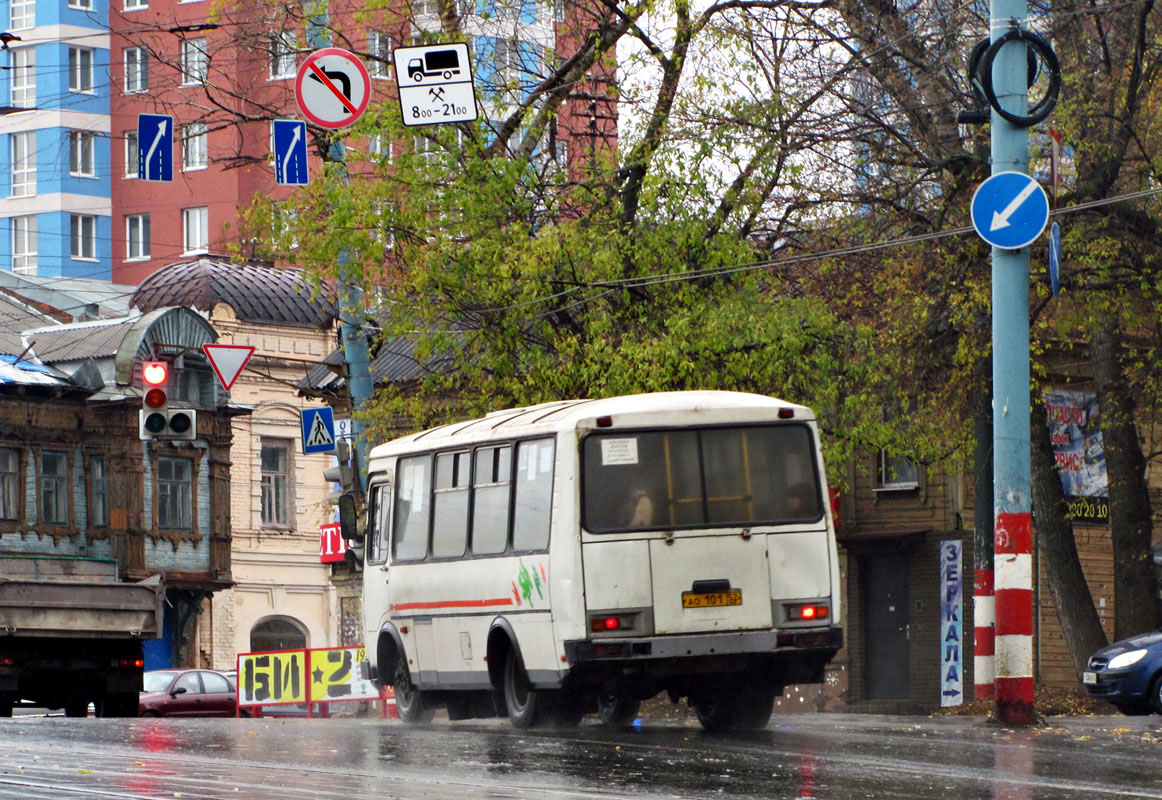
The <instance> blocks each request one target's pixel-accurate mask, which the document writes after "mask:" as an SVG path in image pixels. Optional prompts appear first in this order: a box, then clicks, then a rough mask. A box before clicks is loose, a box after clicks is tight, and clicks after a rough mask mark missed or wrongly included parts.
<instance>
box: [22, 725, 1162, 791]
mask: <svg viewBox="0 0 1162 800" xmlns="http://www.w3.org/2000/svg"><path fill="white" fill-rule="evenodd" d="M1160 760H1162V721H1160V720H1159V719H1158V718H1157V717H1140V718H1127V717H1105V718H1102V717H1098V718H1070V719H1065V720H1062V719H1059V718H1054V719H1051V720H1050V721H1049V723H1048V725H1046V726H1041V727H1038V728H1034V729H1028V730H1017V731H1014V730H1006V729H1004V728H1001V727H999V726H995V725H990V724H987V723H985V722H983V721H982V720H980V719H973V718H967V719H965V718H955V719H938V720H932V719H927V718H910V717H881V716H868V715H851V714H810V715H801V716H799V715H796V716H783V717H776V718H775V719H774V720H773V721H772V722H771V725H770V726H769V727H768V728H767V730H765V731H763V732H761V733H752V734H745V735H743V734H735V735H722V736H710V735H707V734H704V733H702V731H701V730H700V729H699V728H698V727H696V726H694V725H690V724H688V723H680V722H657V723H652V722H649V723H645V724H644V725H643V726H642V727H641V728H640V729H634V730H624V731H618V730H610V729H607V728H604V727H601V726H599V725H597V724H595V723H592V722H589V721H587V722H586V723H585V724H583V725H582V726H581V727H580V728H576V729H572V730H559V731H553V730H545V731H534V732H527V731H517V730H514V729H513V728H511V727H510V726H509V725H508V723H507V721H500V720H497V721H495V722H494V721H491V720H490V721H487V722H481V721H474V722H458V723H449V722H447V721H444V720H440V719H437V720H436V721H435V722H434V723H432V725H430V726H428V727H426V728H412V727H406V726H404V725H402V724H401V723H399V722H398V721H395V720H377V719H357V718H338V719H313V720H306V719H270V718H267V719H259V720H234V719H225V720H214V719H188V720H178V719H126V720H117V719H93V718H90V719H66V718H64V717H50V718H35V717H17V718H14V719H8V720H0V797H2V798H22V799H25V800H36V799H37V798H54V799H55V798H81V799H82V800H83V799H86V798H94V799H104V798H134V799H135V800H136V799H137V798H150V799H151V800H153V799H155V798H214V799H215V800H216V799H217V798H235V800H250V799H252V798H254V799H256V798H262V800H267V799H268V798H276V800H298V798H319V799H322V800H327V799H328V798H345V799H347V800H362V799H363V798H368V799H370V798H380V799H384V798H400V799H401V800H496V799H501V798H503V799H504V800H514V799H515V798H528V799H529V800H577V799H581V800H589V799H594V800H596V799H602V798H683V800H694V799H695V798H723V797H729V798H764V799H767V798H769V799H771V800H782V799H783V798H786V799H788V800H792V799H794V800H798V799H800V798H802V799H803V800H808V799H809V798H820V799H822V798H836V799H839V798H842V799H843V800H854V798H925V800H928V799H930V798H949V799H951V798H957V799H958V800H959V798H994V799H998V800H1000V799H1003V800H1032V799H1033V798H1087V800H1092V799H1095V798H1096V799H1101V798H1147V799H1148V798H1158V799H1159V800H1162V770H1160V769H1159V762H1160Z"/></svg>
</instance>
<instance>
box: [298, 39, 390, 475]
mask: <svg viewBox="0 0 1162 800" xmlns="http://www.w3.org/2000/svg"><path fill="white" fill-rule="evenodd" d="M308 31H309V33H308V38H309V40H310V45H311V47H312V48H320V47H326V46H327V44H328V42H327V41H326V38H325V36H324V34H323V32H322V31H323V28H322V26H317V25H315V26H310V27H309V28H308ZM310 58H311V57H308V59H310ZM358 66H359V69H362V65H361V64H360V65H358ZM313 74H316V77H318V75H317V73H313ZM363 75H366V70H363ZM330 77H331V76H330V75H328V74H327V71H326V70H322V78H327V79H330ZM322 78H320V81H319V82H321V83H328V82H329V84H330V85H329V86H328V89H329V90H331V91H332V92H333V91H334V86H335V83H334V81H323V80H322ZM356 82H357V81H356ZM296 84H298V85H302V84H303V80H299V79H297V80H296ZM308 85H309V84H308ZM342 88H343V86H342V82H341V81H340V84H339V89H340V90H341V89H342ZM366 91H367V93H368V95H369V94H370V91H371V85H370V81H368V82H367V87H366ZM296 100H298V101H299V105H300V107H301V106H302V105H304V103H303V102H302V98H299V97H298V96H296ZM354 105H355V108H356V110H357V112H358V113H354V114H353V115H352V117H351V118H350V122H354V121H355V119H357V118H358V116H359V114H362V113H363V110H364V109H365V108H366V107H367V98H364V99H363V100H362V102H361V103H359V102H356V103H355V104H354ZM315 116H316V117H317V119H316V120H314V121H315V122H316V124H319V123H320V121H321V122H322V123H325V124H324V127H332V128H334V127H337V126H338V122H336V121H332V122H328V121H327V120H325V119H322V118H321V117H320V116H319V115H315ZM339 116H342V115H341V114H340V115H339ZM339 121H342V120H339ZM347 124H350V123H347ZM346 156H347V150H346V147H344V145H343V138H342V136H336V137H335V138H334V139H333V140H332V141H331V146H330V148H329V149H328V151H327V153H326V154H325V155H324V158H323V161H324V162H328V161H330V162H332V163H334V164H336V165H337V169H338V170H339V178H340V179H341V180H342V181H343V182H344V183H347V182H348V181H349V178H348V176H347V164H346ZM323 173H324V179H325V180H330V179H331V177H330V176H329V175H327V170H326V163H324V170H323ZM348 259H349V256H348V254H347V251H346V250H340V251H339V253H338V254H337V255H336V261H337V262H338V265H339V284H340V290H339V320H340V329H339V330H340V338H341V341H342V350H343V357H344V359H345V360H346V362H347V391H348V395H349V396H350V398H351V411H352V415H351V416H352V433H353V436H354V444H355V460H356V465H357V466H358V474H359V486H360V489H361V490H362V491H363V492H364V493H366V492H367V458H366V455H367V439H366V437H365V436H364V429H365V428H366V425H365V424H364V423H363V421H362V419H360V417H359V414H358V412H359V411H360V410H361V409H363V408H365V407H366V406H367V405H368V404H369V403H370V402H371V398H372V397H373V395H374V394H375V383H374V382H373V381H372V380H371V350H370V348H369V347H368V345H367V330H366V328H364V326H363V325H362V324H361V323H360V322H359V321H358V319H357V317H358V316H360V315H362V314H363V313H364V307H363V289H362V287H360V286H359V285H358V284H356V283H355V282H354V281H350V280H348V279H347V262H348Z"/></svg>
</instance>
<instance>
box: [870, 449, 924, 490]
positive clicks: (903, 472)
mask: <svg viewBox="0 0 1162 800" xmlns="http://www.w3.org/2000/svg"><path fill="white" fill-rule="evenodd" d="M919 485H920V468H919V467H918V466H916V462H915V461H913V460H912V459H910V458H907V457H906V456H899V455H891V454H890V453H888V451H887V450H880V453H879V463H878V464H877V469H876V489H881V490H887V491H902V490H907V489H915V488H916V487H918V486H919Z"/></svg>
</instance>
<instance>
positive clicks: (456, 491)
mask: <svg viewBox="0 0 1162 800" xmlns="http://www.w3.org/2000/svg"><path fill="white" fill-rule="evenodd" d="M470 463H471V458H470V454H469V453H466V452H464V453H441V454H440V455H438V456H436V487H435V493H434V495H433V496H432V515H433V517H432V555H433V556H434V557H436V558H447V557H449V556H462V555H464V549H465V548H466V547H467V546H468V469H469V464H470Z"/></svg>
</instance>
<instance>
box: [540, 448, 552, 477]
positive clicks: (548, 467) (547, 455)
mask: <svg viewBox="0 0 1162 800" xmlns="http://www.w3.org/2000/svg"><path fill="white" fill-rule="evenodd" d="M539 469H540V472H541V474H542V475H544V474H545V473H546V472H552V471H553V448H552V447H550V446H549V445H547V444H546V445H544V446H543V447H541V464H540V467H539Z"/></svg>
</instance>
